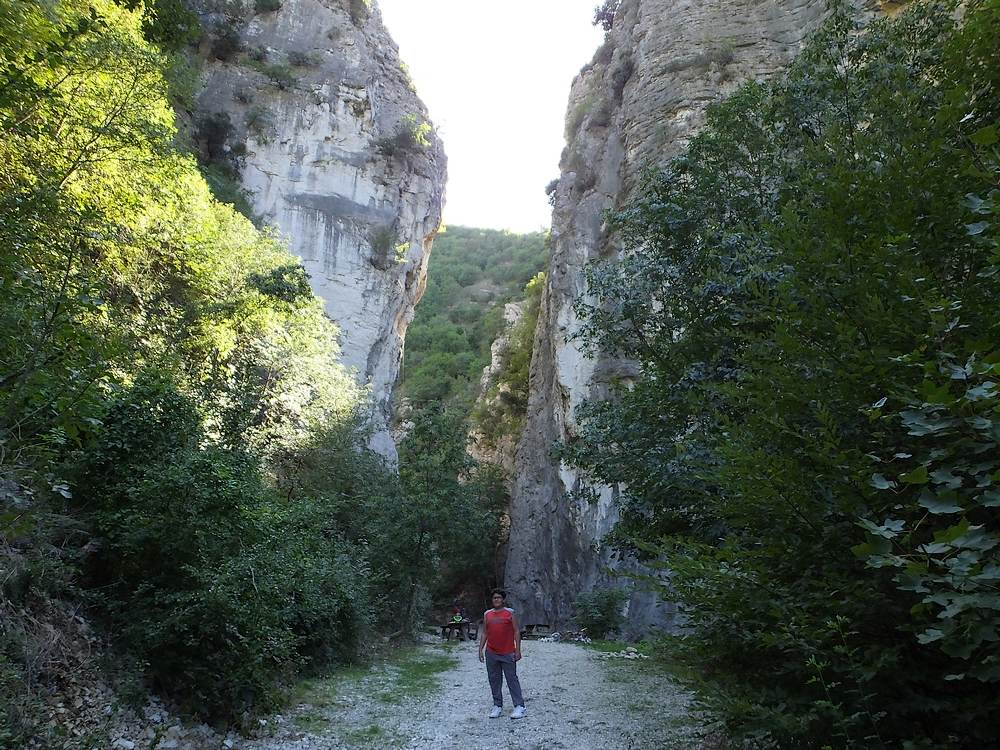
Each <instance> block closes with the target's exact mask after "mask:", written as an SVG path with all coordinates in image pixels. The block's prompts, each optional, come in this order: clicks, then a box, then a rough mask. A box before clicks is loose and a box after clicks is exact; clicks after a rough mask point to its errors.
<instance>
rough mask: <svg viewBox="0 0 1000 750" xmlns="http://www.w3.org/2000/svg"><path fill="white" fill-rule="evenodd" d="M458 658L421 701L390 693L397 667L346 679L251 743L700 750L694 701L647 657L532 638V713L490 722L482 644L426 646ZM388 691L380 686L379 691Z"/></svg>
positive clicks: (318, 747)
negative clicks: (616, 655) (323, 699)
mask: <svg viewBox="0 0 1000 750" xmlns="http://www.w3.org/2000/svg"><path fill="white" fill-rule="evenodd" d="M423 651H424V653H426V654H428V657H429V658H433V657H431V656H430V655H431V654H433V655H436V656H437V657H438V658H440V656H441V655H442V654H449V655H451V656H452V657H453V658H454V659H455V663H454V664H453V666H451V667H450V668H449V669H447V670H446V671H444V672H441V673H439V674H438V675H437V679H438V683H439V685H440V687H439V689H438V690H436V691H434V692H433V693H432V695H430V696H425V697H421V698H415V697H414V698H405V697H404V698H400V699H399V700H395V699H394V698H393V695H392V685H393V674H392V670H391V668H382V669H377V670H375V671H374V672H372V673H369V674H367V675H364V676H359V677H357V678H356V679H353V680H350V681H347V682H345V683H342V684H341V685H339V686H338V688H337V690H336V697H335V698H331V700H330V701H329V702H328V703H326V705H324V706H322V707H317V706H316V705H313V704H309V703H304V704H302V705H299V706H298V707H297V708H296V709H295V710H294V711H293V712H291V713H290V714H288V715H287V716H284V717H277V718H276V720H274V721H273V722H272V724H271V727H270V729H271V731H272V732H273V735H272V736H271V737H270V738H266V739H259V740H256V741H254V742H251V743H249V744H248V745H243V744H242V743H241V747H248V748H250V749H251V750H342V749H343V748H378V749H379V750H381V749H382V748H386V749H387V750H388V748H396V749H397V750H439V749H440V750H448V749H449V748H462V749H463V750H480V749H482V750H486V749H487V748H489V749H490V750H496V749H497V748H510V749H512V750H556V749H560V748H566V750H570V749H572V750H599V749H601V750H603V748H622V749H623V750H625V749H628V748H635V749H638V748H663V749H664V750H696V749H697V748H700V747H701V746H702V745H701V741H700V739H699V737H700V734H701V733H700V731H699V730H698V727H697V721H696V719H695V718H694V717H693V716H692V709H691V706H690V698H689V696H688V695H687V694H685V692H684V691H683V690H682V689H681V688H680V687H678V686H677V685H676V684H674V683H673V682H671V681H670V680H669V678H667V677H666V676H664V675H663V674H662V673H658V671H657V670H656V668H655V667H652V666H651V665H650V664H649V663H648V662H643V661H641V660H634V661H633V660H628V661H626V660H622V659H602V658H600V657H599V656H597V655H595V653H594V652H592V651H590V650H587V649H585V648H583V647H581V646H578V645H575V644H571V643H550V642H542V641H525V642H524V645H523V652H524V658H523V659H522V660H521V662H520V663H519V664H518V676H519V677H520V678H521V686H522V688H523V690H524V698H525V704H526V706H527V711H528V715H527V717H526V718H524V719H521V720H512V719H510V718H509V715H510V711H511V705H510V696H509V694H508V693H507V691H506V687H505V688H504V699H505V701H506V705H505V706H504V715H503V717H502V718H500V719H488V718H487V716H486V715H487V713H488V712H489V710H490V708H491V707H492V701H491V699H490V693H489V687H488V685H487V682H486V672H485V667H484V666H483V665H482V664H480V663H479V660H478V658H477V655H476V646H475V644H473V643H469V642H466V643H461V644H459V645H457V646H455V647H452V648H449V649H443V648H442V647H440V646H438V647H435V646H424V647H423ZM380 691H381V692H380Z"/></svg>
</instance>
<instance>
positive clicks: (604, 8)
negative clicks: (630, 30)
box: [593, 0, 621, 31]
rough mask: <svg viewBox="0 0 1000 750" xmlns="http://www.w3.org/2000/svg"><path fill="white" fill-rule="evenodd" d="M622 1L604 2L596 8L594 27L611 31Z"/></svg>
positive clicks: (610, 0) (611, 0)
mask: <svg viewBox="0 0 1000 750" xmlns="http://www.w3.org/2000/svg"><path fill="white" fill-rule="evenodd" d="M619 5H621V0H604V3H603V4H602V5H598V6H597V7H596V8H594V20H593V24H594V26H600V27H601V28H602V29H604V30H605V31H611V29H612V28H613V27H614V25H615V13H616V12H617V11H618V6H619Z"/></svg>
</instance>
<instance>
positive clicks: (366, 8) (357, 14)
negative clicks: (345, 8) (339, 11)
mask: <svg viewBox="0 0 1000 750" xmlns="http://www.w3.org/2000/svg"><path fill="white" fill-rule="evenodd" d="M348 2H349V9H350V13H351V21H352V22H353V23H354V25H355V26H361V25H362V24H364V22H365V21H367V20H368V16H369V15H370V14H371V0H348Z"/></svg>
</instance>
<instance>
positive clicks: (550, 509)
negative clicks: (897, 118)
mask: <svg viewBox="0 0 1000 750" xmlns="http://www.w3.org/2000/svg"><path fill="white" fill-rule="evenodd" d="M825 7H826V2H825V0H622V2H621V4H620V6H619V7H618V10H617V12H616V14H615V18H614V24H613V27H612V29H611V31H610V32H609V33H608V36H607V40H606V42H605V44H604V45H603V46H602V47H601V48H600V49H599V50H598V52H597V54H596V55H595V57H594V59H593V61H592V62H591V63H590V64H588V65H586V66H585V67H584V68H583V70H581V72H580V74H579V75H578V76H577V78H576V80H575V81H574V82H573V86H572V90H571V92H570V97H569V106H568V110H567V118H566V134H567V146H566V148H565V150H564V151H563V154H562V159H561V166H560V168H561V175H560V179H559V181H558V185H557V186H556V188H555V208H554V211H553V216H552V242H553V254H552V259H551V264H550V268H549V271H548V278H547V282H546V286H545V291H544V294H543V298H542V308H541V314H540V316H539V321H538V327H537V329H536V334H535V349H534V355H533V359H532V365H531V387H530V399H529V404H528V416H527V425H526V428H525V431H524V433H523V435H522V436H521V439H520V442H519V444H518V448H517V455H516V479H515V482H514V488H513V499H512V506H511V524H512V526H511V536H510V539H511V541H510V546H509V551H508V559H507V566H506V573H505V584H506V587H507V589H508V590H509V591H510V594H511V601H512V602H513V604H512V606H514V607H515V608H516V609H517V610H518V611H519V612H520V614H521V618H522V622H524V623H526V624H531V623H547V624H550V625H561V624H565V623H566V622H567V621H568V620H569V619H570V617H571V615H572V603H573V600H574V598H575V597H576V595H577V593H579V592H580V591H586V590H590V589H592V588H594V587H599V586H602V585H604V584H607V583H609V582H610V581H611V580H612V578H611V576H612V575H613V573H611V571H614V570H623V569H629V568H631V567H632V565H631V563H629V562H628V561H621V560H614V559H612V556H611V553H610V551H609V550H608V549H606V548H605V547H603V546H602V544H601V539H602V537H604V535H606V534H607V533H608V532H609V531H610V530H611V529H612V527H613V526H614V524H615V522H616V520H617V518H618V506H617V501H616V498H617V493H618V491H619V490H618V488H615V487H598V488H592V489H596V497H593V496H591V497H586V496H585V493H582V492H580V490H582V489H584V485H583V481H582V478H581V476H580V475H579V474H578V473H577V472H576V471H574V470H573V469H572V468H571V467H568V466H566V465H561V464H560V463H559V462H557V461H556V460H554V459H553V458H552V457H551V456H550V448H551V446H552V445H553V444H554V443H556V442H558V441H565V440H569V439H572V437H573V435H574V431H575V419H574V411H575V409H576V408H577V407H578V406H579V405H580V404H581V403H582V402H583V401H585V400H588V399H600V398H604V397H606V396H607V395H608V391H609V384H610V383H611V381H612V380H613V379H616V378H617V379H622V378H624V379H626V380H627V379H628V378H630V377H634V375H635V372H634V367H633V366H631V365H630V364H629V363H628V362H621V361H615V360H609V359H606V358H600V357H595V358H589V357H587V356H586V355H585V354H584V352H583V351H582V349H581V344H580V342H579V341H576V340H574V339H573V336H574V334H576V333H577V332H578V331H579V330H580V322H579V321H578V319H577V318H576V316H575V315H574V312H573V306H572V305H573V301H574V300H575V299H576V298H577V297H579V296H581V295H585V294H586V293H587V290H586V288H585V282H584V266H585V264H586V263H587V262H589V261H591V260H593V259H596V258H606V257H614V255H615V253H616V252H617V250H616V247H615V240H614V238H613V237H610V236H609V235H608V232H607V228H606V225H605V221H604V216H605V212H606V211H607V210H608V209H614V208H615V207H619V206H621V205H622V204H623V203H625V202H627V201H628V199H629V196H630V194H631V193H632V192H633V191H634V190H635V189H636V187H637V185H638V184H639V183H640V181H641V178H642V174H643V173H644V171H645V170H647V169H648V168H650V167H654V166H656V165H659V164H663V163H664V162H666V161H667V160H669V159H670V158H671V157H673V156H675V155H676V154H678V153H679V152H680V151H681V149H682V148H683V147H684V146H685V144H686V143H687V141H688V140H689V139H690V137H691V136H692V135H693V133H694V132H695V131H697V129H698V127H699V125H700V124H701V123H702V122H703V121H704V117H705V110H706V108H707V106H708V105H709V104H710V103H711V102H713V101H716V100H718V99H719V98H721V97H725V96H726V95H727V94H729V93H731V92H733V91H734V90H735V89H736V88H738V87H739V85H740V84H741V83H742V82H743V81H746V80H748V79H762V78H767V77H769V76H772V75H774V74H775V73H777V72H779V71H780V70H782V68H784V67H785V66H786V65H787V64H788V63H789V61H790V60H791V59H792V58H793V57H794V56H795V55H796V53H797V52H799V50H801V48H802V45H803V42H804V40H805V38H806V36H807V35H808V34H809V33H810V32H811V31H812V30H813V29H815V28H816V26H817V25H818V24H819V22H820V21H821V19H822V16H823V12H824V9H825ZM860 11H861V7H860V3H859V12H860ZM628 607H629V608H628V626H627V629H628V630H629V631H630V632H629V633H627V634H633V633H636V632H641V631H643V630H645V629H647V628H648V627H649V626H651V625H656V626H661V627H668V628H669V627H671V625H672V624H673V620H674V612H673V611H672V607H671V606H670V605H669V603H664V602H658V601H657V600H656V599H655V597H654V596H653V595H652V594H649V593H644V592H641V591H640V592H637V593H635V594H633V596H632V597H631V599H630V601H629V604H628Z"/></svg>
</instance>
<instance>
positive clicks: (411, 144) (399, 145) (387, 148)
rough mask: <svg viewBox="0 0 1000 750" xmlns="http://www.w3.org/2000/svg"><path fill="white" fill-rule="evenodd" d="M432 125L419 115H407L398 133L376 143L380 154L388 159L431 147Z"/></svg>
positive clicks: (398, 127)
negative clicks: (429, 137)
mask: <svg viewBox="0 0 1000 750" xmlns="http://www.w3.org/2000/svg"><path fill="white" fill-rule="evenodd" d="M430 133H431V126H430V123H427V122H424V121H423V120H422V119H421V118H420V117H418V116H417V115H406V116H404V117H403V119H402V121H401V122H400V123H399V125H398V126H397V128H396V132H395V133H394V134H393V135H391V136H387V137H385V138H380V139H379V140H377V141H376V142H375V148H376V149H377V150H378V151H379V153H381V154H384V155H385V156H388V157H393V156H400V155H405V154H416V153H420V152H421V151H424V150H425V149H426V148H427V147H428V146H430V145H431V142H430V139H428V137H427V136H429V135H430Z"/></svg>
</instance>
